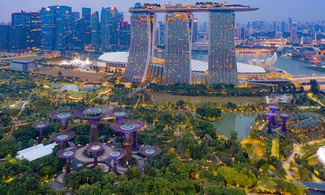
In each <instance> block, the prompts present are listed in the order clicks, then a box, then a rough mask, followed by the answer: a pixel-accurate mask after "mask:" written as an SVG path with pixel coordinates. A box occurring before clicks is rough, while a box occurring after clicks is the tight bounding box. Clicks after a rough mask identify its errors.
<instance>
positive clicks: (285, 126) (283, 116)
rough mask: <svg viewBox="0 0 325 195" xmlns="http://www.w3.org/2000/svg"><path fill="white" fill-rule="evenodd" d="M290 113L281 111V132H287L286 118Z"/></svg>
mask: <svg viewBox="0 0 325 195" xmlns="http://www.w3.org/2000/svg"><path fill="white" fill-rule="evenodd" d="M290 116H291V115H290V114H288V113H281V114H280V117H281V118H282V128H281V131H282V132H287V124H286V123H287V119H288V118H289V117H290Z"/></svg>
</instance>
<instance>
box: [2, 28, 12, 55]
mask: <svg viewBox="0 0 325 195" xmlns="http://www.w3.org/2000/svg"><path fill="white" fill-rule="evenodd" d="M9 29H10V26H9V25H0V51H7V50H8V49H9Z"/></svg>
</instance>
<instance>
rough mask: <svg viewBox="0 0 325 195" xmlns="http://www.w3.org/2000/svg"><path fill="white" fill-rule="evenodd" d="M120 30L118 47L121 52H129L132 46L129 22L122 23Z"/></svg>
mask: <svg viewBox="0 0 325 195" xmlns="http://www.w3.org/2000/svg"><path fill="white" fill-rule="evenodd" d="M118 29H119V30H118V40H119V43H118V47H119V49H121V50H128V49H129V46H130V38H131V26H130V24H129V23H128V22H120V23H119V28H118Z"/></svg>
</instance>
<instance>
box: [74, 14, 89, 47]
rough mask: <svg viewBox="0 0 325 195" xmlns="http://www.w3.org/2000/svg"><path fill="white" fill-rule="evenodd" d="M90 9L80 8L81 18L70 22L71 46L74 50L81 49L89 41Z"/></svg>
mask: <svg viewBox="0 0 325 195" xmlns="http://www.w3.org/2000/svg"><path fill="white" fill-rule="evenodd" d="M90 16H91V9H90V8H82V18H80V19H77V20H75V21H73V23H72V29H73V30H72V34H73V36H72V47H73V50H75V51H83V50H84V49H85V46H87V45H89V44H90V42H91V24H90Z"/></svg>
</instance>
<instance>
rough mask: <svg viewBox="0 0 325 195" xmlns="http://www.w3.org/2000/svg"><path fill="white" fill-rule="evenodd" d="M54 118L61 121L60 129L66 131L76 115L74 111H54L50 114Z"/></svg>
mask: <svg viewBox="0 0 325 195" xmlns="http://www.w3.org/2000/svg"><path fill="white" fill-rule="evenodd" d="M49 116H50V117H51V118H52V119H55V120H59V121H60V131H66V130H67V125H68V121H69V120H70V119H71V118H73V117H74V114H73V111H70V110H68V111H62V112H52V113H50V114H49Z"/></svg>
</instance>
